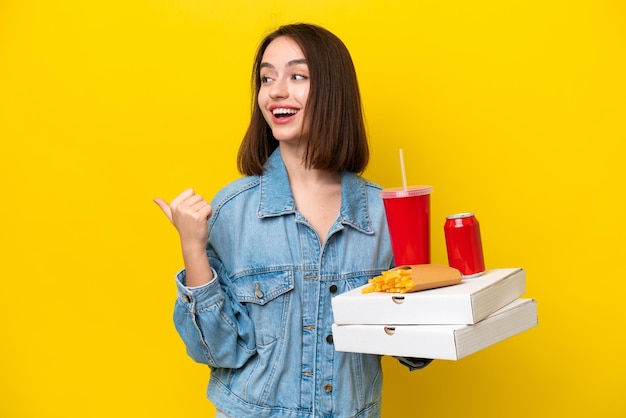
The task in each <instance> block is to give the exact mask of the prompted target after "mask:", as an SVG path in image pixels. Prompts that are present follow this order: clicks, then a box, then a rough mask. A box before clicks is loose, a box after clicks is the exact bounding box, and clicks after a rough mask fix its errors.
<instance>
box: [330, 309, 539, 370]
mask: <svg viewBox="0 0 626 418" xmlns="http://www.w3.org/2000/svg"><path fill="white" fill-rule="evenodd" d="M535 326H537V302H536V301H535V300H534V299H521V298H520V299H517V300H515V301H513V302H511V303H510V304H508V305H506V306H505V307H503V308H501V309H499V310H498V311H496V312H494V313H493V314H491V315H489V316H488V317H487V318H485V319H484V320H482V321H480V322H478V323H476V324H473V325H393V326H388V325H337V324H333V326H332V327H333V341H334V344H335V349H336V350H337V351H347V352H356V353H368V354H380V355H391V356H402V357H421V358H430V359H440V360H459V359H461V358H463V357H466V356H468V355H470V354H473V353H475V352H477V351H480V350H482V349H484V348H486V347H489V346H491V345H493V344H496V343H498V342H500V341H503V340H505V339H508V338H510V337H512V336H514V335H516V334H519V333H521V332H523V331H526V330H528V329H530V328H533V327H535Z"/></svg>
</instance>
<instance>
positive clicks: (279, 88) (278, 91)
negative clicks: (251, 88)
mask: <svg viewBox="0 0 626 418" xmlns="http://www.w3.org/2000/svg"><path fill="white" fill-rule="evenodd" d="M269 93H270V97H271V98H272V99H284V98H286V97H288V96H289V89H288V87H287V82H286V81H285V80H282V79H280V78H279V79H277V80H275V81H274V82H273V83H272V86H271V88H270V91H269Z"/></svg>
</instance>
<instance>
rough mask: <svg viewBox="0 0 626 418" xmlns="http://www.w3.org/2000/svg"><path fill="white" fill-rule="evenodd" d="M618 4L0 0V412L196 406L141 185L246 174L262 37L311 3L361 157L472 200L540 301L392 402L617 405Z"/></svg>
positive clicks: (582, 410)
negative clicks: (363, 128) (512, 325)
mask: <svg viewBox="0 0 626 418" xmlns="http://www.w3.org/2000/svg"><path fill="white" fill-rule="evenodd" d="M625 19H626V5H625V3H624V2H623V1H617V0H615V1H608V0H579V1H576V0H555V1H545V0H529V1H501V0H498V1H495V0H494V1H489V0H476V1H457V2H438V1H413V0H405V1H397V2H391V1H389V2H385V1H375V0H362V1H349V0H344V1H341V0H320V1H316V2H282V1H280V2H279V1H266V2H257V1H252V0H248V1H244V0H237V1H223V2H217V1H208V0H207V1H200V0H177V1H175V0H134V1H122V0H108V1H83V0H57V1H52V0H50V1H43V0H42V1H18V0H3V1H1V2H0V149H1V153H0V158H1V164H0V179H1V182H2V183H1V185H2V188H1V191H2V200H1V202H2V203H1V205H0V219H1V221H2V231H1V233H0V234H1V235H0V236H1V238H0V242H1V244H0V245H1V246H0V256H1V272H2V273H1V274H2V279H1V280H2V281H1V285H0V286H1V287H0V289H1V290H0V417H2V418H23V417H46V418H48V417H50V418H57V417H58V418H71V417H189V418H191V417H207V416H212V411H213V407H212V406H211V404H210V403H209V402H208V401H207V400H206V399H205V395H204V392H205V386H206V382H207V379H208V372H207V369H206V368H205V367H204V366H201V365H197V364H195V363H193V362H192V361H191V360H190V359H188V358H187V357H186V355H185V352H184V347H183V345H182V343H181V342H180V341H179V339H178V337H177V335H176V334H175V331H174V327H173V325H172V320H171V311H172V306H173V301H174V293H175V287H174V282H173V275H174V273H175V272H176V271H177V269H178V268H180V266H181V257H180V255H179V250H178V242H177V235H176V233H175V231H174V229H173V228H172V227H171V226H170V225H169V224H168V223H167V220H166V219H165V217H164V216H163V215H162V214H161V213H160V212H159V210H158V208H157V207H156V206H155V205H154V203H152V198H153V197H157V196H160V197H163V198H166V199H171V198H172V197H173V196H175V195H176V194H177V193H178V192H179V191H181V190H182V189H184V188H186V187H189V186H192V187H195V188H196V189H197V190H198V191H199V192H201V193H203V194H204V195H206V196H207V197H210V196H212V195H213V193H215V192H216V191H217V190H218V189H219V188H220V187H221V186H222V185H224V184H225V183H227V182H228V181H230V180H232V179H234V178H235V177H236V176H237V175H238V173H237V171H236V168H235V157H236V152H237V148H238V145H239V141H240V138H241V137H242V135H243V132H244V130H245V127H246V123H247V120H248V117H249V112H250V86H249V78H250V74H249V72H250V67H251V63H252V58H253V53H254V50H255V48H256V46H257V43H258V41H259V40H260V39H261V37H262V36H263V35H264V34H265V33H267V32H268V31H269V30H271V29H273V28H274V27H275V26H276V25H278V24H282V23H291V22H294V21H307V22H314V23H318V24H321V25H323V26H326V27H327V28H329V29H331V30H332V31H333V32H335V33H336V34H337V35H339V36H340V37H341V38H342V39H343V40H344V41H345V43H346V44H347V45H348V47H349V49H350V51H351V52H352V54H353V58H354V61H355V63H356V66H357V71H358V75H359V80H360V83H361V89H362V94H363V99H364V106H365V111H366V117H367V125H368V129H369V133H370V135H371V148H372V159H371V164H370V166H369V168H368V170H367V172H366V176H367V177H368V178H370V179H372V180H374V181H376V182H378V183H380V184H382V185H383V186H387V187H391V186H398V185H400V183H401V176H400V171H399V168H398V166H399V164H398V157H397V156H398V148H403V150H404V156H405V161H406V166H407V177H408V181H409V183H411V184H430V185H432V186H433V187H434V189H435V193H434V194H433V198H432V229H433V234H432V235H433V236H432V246H433V257H432V258H433V262H440V263H445V262H446V259H445V244H444V241H443V230H442V227H443V222H444V217H445V215H447V214H450V213H454V212H461V211H468V210H470V211H474V212H475V213H476V215H477V217H478V219H479V221H480V222H481V227H482V234H483V243H484V250H485V259H486V263H487V266H488V267H492V268H493V267H518V266H519V267H524V268H525V269H526V270H527V293H526V296H528V297H533V298H535V299H536V300H537V301H538V303H539V305H538V306H539V320H540V323H539V326H538V327H537V328H534V329H532V330H529V331H527V332H525V333H522V334H520V335H518V336H515V337H513V338H511V339H509V340H507V341H504V342H502V343H499V344H497V345H495V346H492V347H490V348H488V349H485V350H483V351H481V352H479V353H476V354H474V355H471V356H469V357H467V358H465V359H462V360H460V361H457V362H452V361H437V362H435V363H433V364H432V365H431V366H429V367H428V368H427V369H425V370H423V371H419V372H413V373H409V372H408V371H407V370H405V369H404V368H403V367H402V366H400V365H398V364H397V363H396V362H395V361H393V360H390V359H385V360H384V368H385V371H386V375H385V384H384V408H383V415H384V416H385V417H414V416H424V417H450V416H459V417H525V416H535V417H562V416H598V417H623V416H626V389H625V388H626V359H625V356H624V353H626V345H625V343H624V338H623V333H624V326H625V325H624V324H625V323H626V314H625V313H624V306H625V305H626V303H625V300H626V299H625V295H626V274H625V273H624V262H623V260H624V250H625V249H626V248H625V247H626V245H625V243H624V237H625V236H626V226H625V225H626V222H625V221H624V220H623V219H622V218H623V217H624V213H625V211H626V207H625V204H624V197H623V194H624V185H623V180H624V171H625V170H624V165H625V162H624V157H625V154H626V153H625V151H626V147H625V145H624V143H625V141H626V126H625V123H624V119H625V112H626V58H625V57H626V55H625V54H626V20H625Z"/></svg>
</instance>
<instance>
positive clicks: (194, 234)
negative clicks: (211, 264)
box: [154, 189, 212, 251]
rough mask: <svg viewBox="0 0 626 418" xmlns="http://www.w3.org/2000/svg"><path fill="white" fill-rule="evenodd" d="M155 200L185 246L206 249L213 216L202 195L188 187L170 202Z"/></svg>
mask: <svg viewBox="0 0 626 418" xmlns="http://www.w3.org/2000/svg"><path fill="white" fill-rule="evenodd" d="M154 202H155V203H156V204H157V205H159V207H160V208H161V210H162V211H163V213H165V216H167V218H168V219H169V220H170V222H172V224H173V225H174V227H175V228H176V230H177V231H178V234H179V235H180V241H181V244H182V246H183V248H184V247H187V246H190V247H200V248H202V250H203V251H204V248H205V246H206V240H207V236H208V234H209V230H208V227H207V219H209V216H211V212H212V208H211V205H209V203H208V202H207V201H205V200H204V199H203V198H202V196H201V195H199V194H196V193H195V192H194V191H193V189H187V190H185V191H184V192H182V193H181V194H179V195H178V196H176V197H175V198H174V200H172V202H171V203H169V204H168V203H167V202H166V201H164V200H163V199H159V198H156V199H154Z"/></svg>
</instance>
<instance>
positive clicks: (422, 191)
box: [379, 186, 433, 266]
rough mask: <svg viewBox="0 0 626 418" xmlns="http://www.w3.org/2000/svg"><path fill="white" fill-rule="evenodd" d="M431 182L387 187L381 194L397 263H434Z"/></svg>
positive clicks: (398, 264)
mask: <svg viewBox="0 0 626 418" xmlns="http://www.w3.org/2000/svg"><path fill="white" fill-rule="evenodd" d="M432 192H433V188H432V187H431V186H409V187H407V188H404V187H395V188H390V189H383V190H381V191H380V193H379V196H380V197H381V198H382V199H383V203H384V205H385V216H386V218H387V226H388V227H389V236H390V238H391V249H392V251H393V258H394V260H395V263H396V266H405V265H410V264H430V194H431V193H432Z"/></svg>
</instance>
